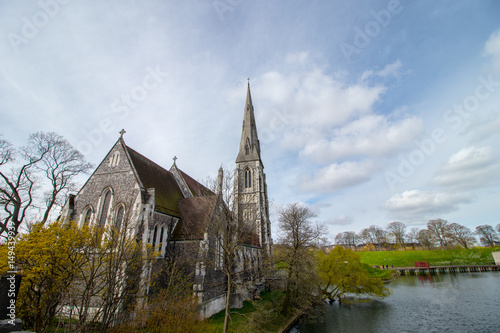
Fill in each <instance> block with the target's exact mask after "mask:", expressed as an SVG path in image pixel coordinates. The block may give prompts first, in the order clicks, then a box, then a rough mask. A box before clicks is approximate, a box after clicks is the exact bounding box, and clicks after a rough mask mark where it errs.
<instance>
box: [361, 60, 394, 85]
mask: <svg viewBox="0 0 500 333" xmlns="http://www.w3.org/2000/svg"><path fill="white" fill-rule="evenodd" d="M401 67H402V63H401V60H399V59H398V60H396V61H395V62H393V63H392V64H388V65H386V66H385V67H384V68H383V69H381V70H379V71H373V70H368V71H365V72H364V73H363V75H362V76H361V81H366V80H368V79H370V78H374V77H381V78H387V77H391V76H393V77H395V78H397V79H399V78H400V76H401V74H402V73H401Z"/></svg>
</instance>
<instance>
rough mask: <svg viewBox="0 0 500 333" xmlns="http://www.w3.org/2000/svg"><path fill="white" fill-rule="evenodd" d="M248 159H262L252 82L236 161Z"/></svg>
mask: <svg viewBox="0 0 500 333" xmlns="http://www.w3.org/2000/svg"><path fill="white" fill-rule="evenodd" d="M248 161H260V143H259V137H258V136H257V126H256V125H255V115H254V111H253V104H252V95H251V94H250V82H248V89H247V100H246V103H245V111H244V115H243V129H242V131H241V142H240V151H239V153H238V157H237V158H236V163H238V162H248Z"/></svg>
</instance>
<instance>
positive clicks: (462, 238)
mask: <svg viewBox="0 0 500 333" xmlns="http://www.w3.org/2000/svg"><path fill="white" fill-rule="evenodd" d="M448 228H449V236H450V238H451V239H453V240H454V241H455V242H457V243H458V244H460V245H462V246H463V247H464V248H466V249H468V248H469V247H470V246H472V245H474V243H475V242H476V238H475V237H474V234H473V233H472V231H471V230H470V229H469V228H467V227H465V226H463V225H460V224H458V223H451V224H450V225H449V226H448Z"/></svg>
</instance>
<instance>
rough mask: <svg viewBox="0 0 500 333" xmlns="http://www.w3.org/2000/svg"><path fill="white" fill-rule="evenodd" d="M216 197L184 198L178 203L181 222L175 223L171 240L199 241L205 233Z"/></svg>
mask: <svg viewBox="0 0 500 333" xmlns="http://www.w3.org/2000/svg"><path fill="white" fill-rule="evenodd" d="M216 202H217V196H215V195H213V196H209V197H197V198H186V199H182V200H180V201H179V210H180V212H181V220H180V221H179V222H178V223H177V225H176V227H175V229H174V231H173V233H172V238H171V240H173V241H182V240H201V239H203V238H204V234H205V232H206V231H207V227H208V223H209V222H210V220H211V216H212V213H213V211H214V207H215V204H216Z"/></svg>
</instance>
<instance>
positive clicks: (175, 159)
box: [173, 156, 177, 164]
mask: <svg viewBox="0 0 500 333" xmlns="http://www.w3.org/2000/svg"><path fill="white" fill-rule="evenodd" d="M173 160H174V164H175V161H177V156H174V158H173Z"/></svg>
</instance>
